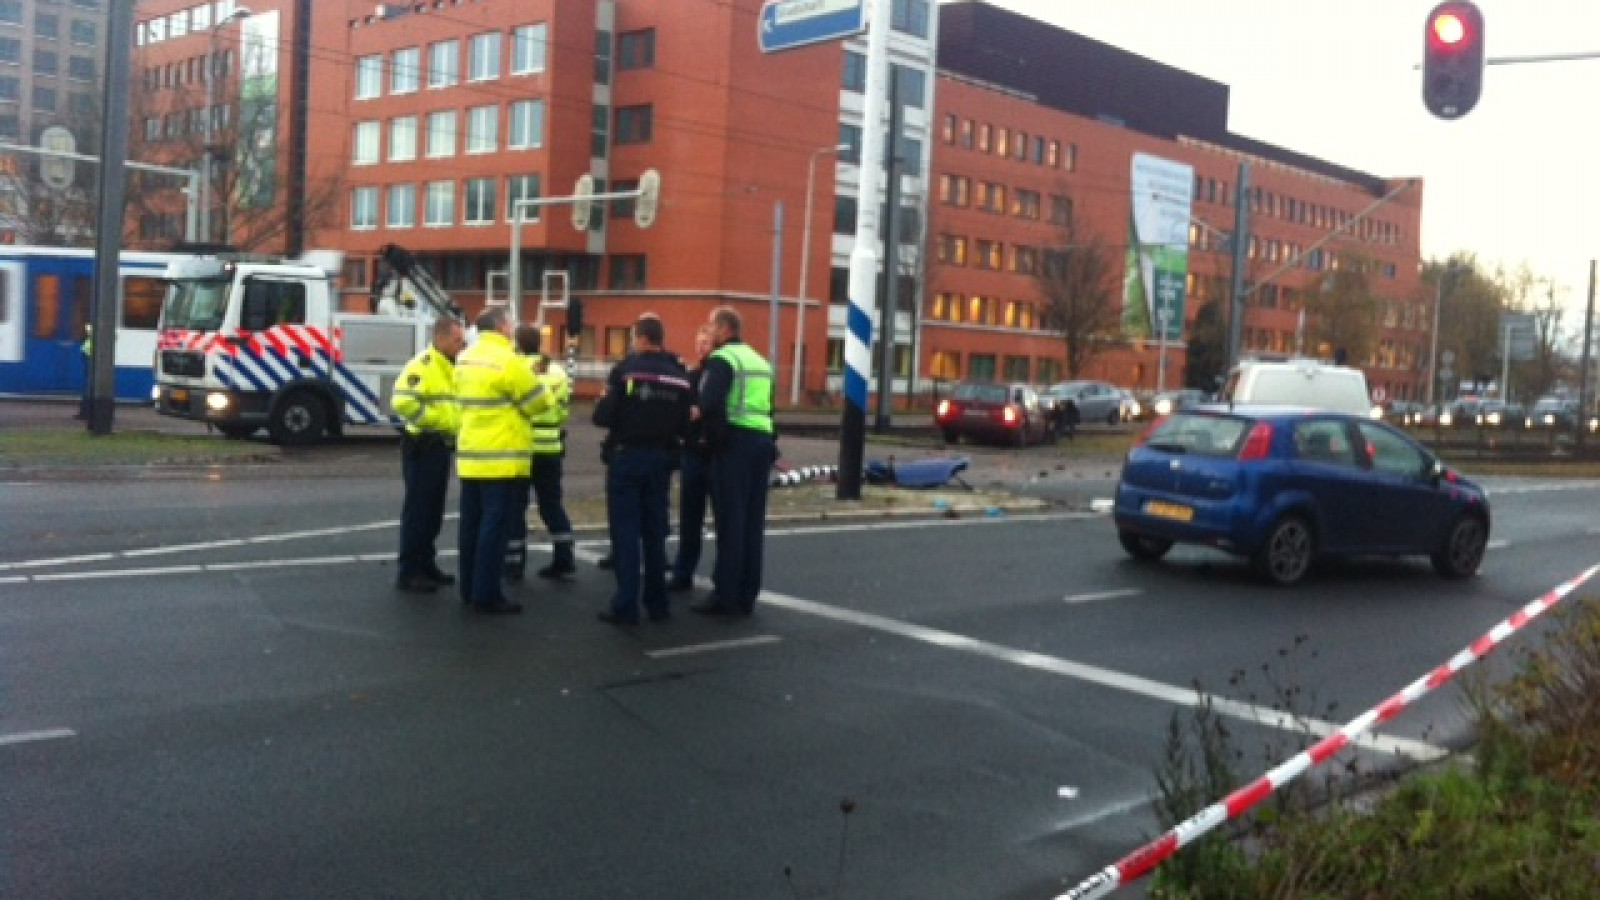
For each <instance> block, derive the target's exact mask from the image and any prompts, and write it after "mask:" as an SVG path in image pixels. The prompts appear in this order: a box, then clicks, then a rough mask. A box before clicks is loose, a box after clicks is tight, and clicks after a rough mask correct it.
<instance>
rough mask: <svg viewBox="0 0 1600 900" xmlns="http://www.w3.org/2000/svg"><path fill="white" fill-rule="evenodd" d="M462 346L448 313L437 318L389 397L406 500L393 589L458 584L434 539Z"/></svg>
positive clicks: (456, 415)
mask: <svg viewBox="0 0 1600 900" xmlns="http://www.w3.org/2000/svg"><path fill="white" fill-rule="evenodd" d="M466 345H467V339H466V333H465V331H464V330H463V329H462V327H461V323H460V322H458V321H457V320H455V319H453V318H450V317H443V318H440V319H438V320H437V321H435V322H434V323H433V339H432V342H431V344H430V346H429V347H428V349H426V350H424V351H422V352H421V353H419V354H417V355H416V356H415V357H414V358H412V360H411V361H410V362H408V363H406V367H405V368H404V369H402V370H400V380H399V381H396V382H395V385H394V395H393V396H392V397H391V398H390V400H389V406H390V408H391V409H392V410H393V411H394V414H395V416H397V417H398V418H399V419H400V421H401V423H402V424H403V426H404V429H405V436H404V437H403V438H401V441H400V473H401V477H402V478H404V479H405V485H406V498H405V503H404V504H403V505H402V506H401V508H400V556H399V559H398V561H397V562H398V567H399V570H400V571H399V576H398V579H397V581H396V583H395V587H397V588H399V589H400V590H402V591H406V592H408V593H415V594H431V593H433V592H434V591H436V590H438V589H439V588H440V587H441V586H443V585H448V584H455V583H456V580H455V578H454V577H453V576H451V575H450V574H448V573H446V572H444V571H442V570H441V569H440V568H439V560H438V551H437V549H436V547H435V546H434V542H435V541H436V540H438V537H439V528H440V527H441V526H442V525H443V524H444V505H445V497H446V495H447V494H448V493H449V491H450V457H451V455H452V454H453V453H454V452H455V446H456V431H457V430H458V429H460V427H461V408H460V407H459V406H458V405H457V404H456V386H455V370H456V366H455V360H456V357H457V356H458V355H459V354H460V353H461V348H463V347H465V346H466Z"/></svg>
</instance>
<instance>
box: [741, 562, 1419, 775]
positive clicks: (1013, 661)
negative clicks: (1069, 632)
mask: <svg viewBox="0 0 1600 900" xmlns="http://www.w3.org/2000/svg"><path fill="white" fill-rule="evenodd" d="M761 600H762V602H765V603H769V604H771V605H772V606H775V607H778V608H779V609H787V610H789V611H791V612H797V613H801V614H804V615H810V616H816V617H818V618H823V619H831V620H833V621H836V622H846V623H848V624H851V625H857V626H860V627H862V628H868V629H871V630H873V631H880V632H883V633H885V634H893V635H897V636H899V637H903V638H907V639H909V640H913V641H921V642H922V643H925V644H932V645H934V646H936V647H944V648H947V649H950V650H960V651H962V652H964V653H970V654H972V655H974V656H980V657H984V658H987V659H993V660H997V661H999V662H1003V663H1008V664H1010V665H1014V666H1021V667H1023V668H1027V669H1034V670H1036V671H1040V672H1049V673H1051V674H1055V675H1063V676H1066V677H1068V678H1073V679H1076V680H1078V681H1086V682H1089V683H1090V684H1098V685H1100V686H1102V687H1108V688H1111V689H1113V690H1118V691H1123V692H1125V693H1130V694H1137V695H1139V696H1142V697H1148V698H1150V699H1153V700H1161V701H1164V702H1167V703H1171V704H1173V705H1175V706H1189V707H1198V706H1200V705H1201V704H1202V703H1209V704H1210V705H1211V708H1212V709H1213V710H1215V711H1216V712H1218V713H1221V714H1223V715H1226V716H1230V717H1232V718H1236V719H1240V720H1243V721H1246V722H1254V723H1257V724H1260V725H1265V726H1268V727H1273V728H1278V729H1281V730H1283V731H1289V732H1293V733H1296V734H1304V733H1306V732H1310V733H1311V734H1314V735H1316V736H1318V737H1327V736H1328V735H1331V734H1333V733H1335V732H1337V731H1338V730H1339V729H1340V728H1341V727H1342V726H1340V725H1337V724H1335V723H1333V722H1327V721H1323V720H1321V719H1313V718H1309V717H1297V716H1293V715H1291V714H1289V713H1287V712H1283V711H1280V710H1275V709H1269V708H1267V707H1264V706H1256V705H1254V704H1250V703H1241V702H1239V701H1237V700H1230V699H1228V698H1226V697H1219V696H1216V695H1214V694H1212V695H1204V694H1200V693H1199V692H1197V691H1194V690H1190V689H1188V688H1181V687H1177V686H1175V685H1170V684H1164V683H1162V682H1159V681H1154V680H1151V679H1148V678H1141V677H1139V676H1137V675H1129V674H1126V673H1124V672H1117V671H1114V670H1111V669H1102V668H1100V667H1098V666H1091V665H1087V664H1084V663H1078V662H1073V661H1072V660H1068V659H1061V658H1058V657H1054V656H1046V655H1045V654H1043V653H1034V652H1032V651H1027V650H1017V649H1015V648H1012V647H1006V646H1003V645H1001V644H995V643H991V642H989V641H983V640H979V639H977V638H971V637H967V636H965V635H961V634H955V633H953V632H949V631H940V630H938V629H935V628H926V627H923V626H921V625H915V624H912V623H910V622H902V621H900V620H899V619H891V618H889V617H887V616H880V615H876V614H873V613H865V612H860V611H859V610H853V609H843V608H840V607H837V606H829V605H827V604H824V603H817V602H815V601H812V600H806V599H803V598H800V597H791V596H788V595H787V594H779V593H775V592H773V591H762V592H761ZM1351 743H1353V744H1356V745H1359V746H1362V747H1366V748H1367V749H1369V750H1378V751H1382V752H1384V753H1392V754H1397V755H1401V756H1406V757H1409V758H1411V759H1415V760H1419V761H1428V760H1435V759H1441V758H1443V757H1444V756H1446V755H1447V751H1445V750H1444V749H1443V748H1440V747H1436V746H1434V745H1432V744H1427V743H1423V742H1421V741H1413V740H1408V739H1406V738H1397V737H1389V736H1387V735H1381V734H1367V735H1363V736H1361V737H1359V738H1357V739H1355V740H1354V741H1352V742H1351Z"/></svg>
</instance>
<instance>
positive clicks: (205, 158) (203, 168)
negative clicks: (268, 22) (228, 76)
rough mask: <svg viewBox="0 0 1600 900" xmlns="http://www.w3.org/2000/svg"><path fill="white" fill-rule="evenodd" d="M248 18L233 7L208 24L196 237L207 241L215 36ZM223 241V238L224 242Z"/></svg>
mask: <svg viewBox="0 0 1600 900" xmlns="http://www.w3.org/2000/svg"><path fill="white" fill-rule="evenodd" d="M249 17H250V8H249V7H247V6H236V7H234V8H233V12H230V13H228V14H227V15H226V16H223V17H222V18H221V19H220V20H218V21H217V23H216V24H215V25H212V26H211V33H210V39H209V44H208V51H207V53H206V73H205V75H206V78H205V82H206V105H205V109H204V110H203V114H202V116H201V118H202V119H203V120H204V121H205V128H204V129H203V133H204V135H205V148H204V151H203V152H202V153H201V156H200V229H199V231H200V234H201V235H202V237H201V238H200V239H201V240H202V241H210V240H211V165H212V163H211V154H212V153H213V152H214V151H215V147H214V146H213V144H212V140H211V133H212V131H213V130H214V129H215V128H216V120H215V114H214V113H213V111H212V109H211V107H212V105H213V104H214V103H216V81H217V35H218V34H219V33H221V31H222V27H223V26H224V25H228V24H230V23H232V22H238V21H241V20H243V19H247V18H249ZM224 243H226V241H224Z"/></svg>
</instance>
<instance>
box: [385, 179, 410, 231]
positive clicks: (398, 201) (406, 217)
mask: <svg viewBox="0 0 1600 900" xmlns="http://www.w3.org/2000/svg"><path fill="white" fill-rule="evenodd" d="M386 224H387V225H388V226H389V227H390V228H415V227H416V224H417V186H416V185H414V184H391V185H389V218H388V219H387V220H386Z"/></svg>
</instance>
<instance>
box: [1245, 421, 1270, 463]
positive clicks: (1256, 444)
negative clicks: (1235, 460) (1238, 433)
mask: <svg viewBox="0 0 1600 900" xmlns="http://www.w3.org/2000/svg"><path fill="white" fill-rule="evenodd" d="M1271 450H1272V426H1271V425H1269V424H1267V423H1266V422H1257V423H1256V427H1254V428H1252V429H1250V436H1249V437H1247V438H1245V439H1244V446H1243V447H1240V448H1239V461H1240V462H1249V461H1251V460H1255V459H1266V458H1267V454H1268V453H1269V452H1271Z"/></svg>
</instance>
